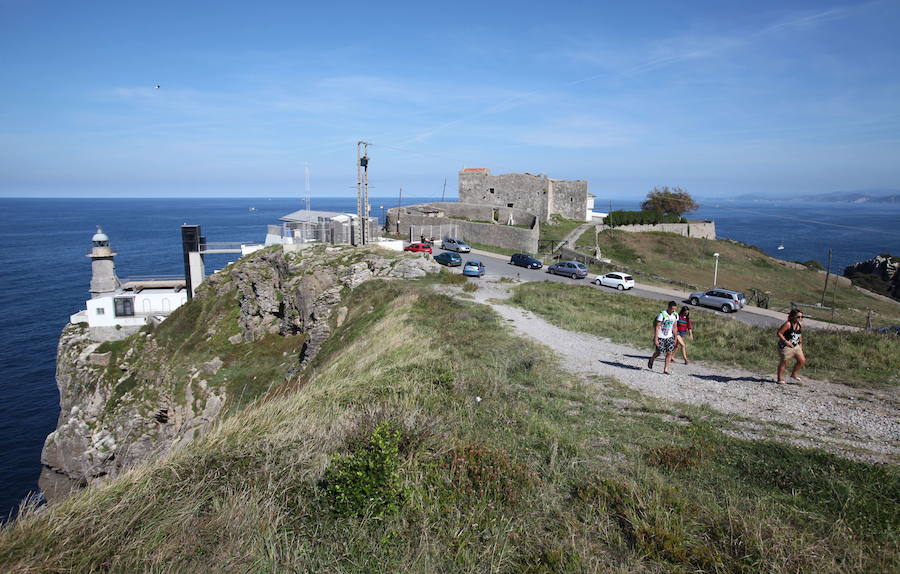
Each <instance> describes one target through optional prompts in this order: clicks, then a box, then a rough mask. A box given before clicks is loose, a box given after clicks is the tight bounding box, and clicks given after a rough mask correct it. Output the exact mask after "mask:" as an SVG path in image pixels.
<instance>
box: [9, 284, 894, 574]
mask: <svg viewBox="0 0 900 574" xmlns="http://www.w3.org/2000/svg"><path fill="white" fill-rule="evenodd" d="M582 291H590V290H582ZM620 299H625V298H620ZM348 305H349V310H348V314H347V319H346V321H345V322H344V324H343V325H342V326H341V327H340V328H338V329H336V330H335V332H334V333H333V335H332V337H331V338H330V339H329V341H328V342H327V343H326V345H325V346H323V348H322V351H321V352H320V354H319V355H318V356H317V358H316V359H315V361H313V364H312V365H311V367H310V369H309V370H308V371H306V372H305V373H304V374H303V376H301V377H300V379H299V380H297V381H295V382H292V383H288V384H285V385H282V386H281V387H279V388H275V389H273V390H272V392H271V393H270V395H269V397H268V398H267V399H266V400H263V401H260V402H258V403H256V404H254V405H251V406H249V407H247V408H246V409H245V410H243V411H242V412H239V413H236V414H235V415H234V416H232V417H230V418H228V419H226V420H225V421H223V422H221V423H220V424H219V425H217V427H216V428H215V429H213V431H212V432H211V433H210V434H209V435H207V436H205V437H204V438H202V439H199V440H198V441H196V442H194V443H192V444H190V445H187V446H186V447H184V448H182V449H180V450H178V451H176V452H175V453H174V454H173V455H172V456H171V457H169V458H167V459H164V460H161V461H158V462H155V463H151V464H147V465H145V466H144V467H141V468H139V469H136V470H135V471H133V472H130V473H128V474H126V475H125V476H123V477H121V478H120V479H118V480H116V481H114V482H112V483H110V484H107V485H100V486H96V487H92V488H90V489H88V490H87V491H85V492H83V493H81V494H79V495H76V496H74V497H72V498H70V499H69V500H67V501H65V502H63V503H62V504H60V505H58V506H55V507H53V508H50V509H48V511H47V512H43V513H29V512H26V513H25V515H24V517H23V518H21V519H20V520H19V521H18V522H17V523H16V524H15V525H13V526H12V527H8V528H6V529H5V530H4V531H3V532H2V534H0V568H2V570H4V571H15V572H45V571H67V572H86V571H117V572H119V571H121V572H126V571H191V570H194V571H253V572H291V571H298V572H305V571H309V572H315V571H329V572H333V571H338V572H510V573H513V572H515V573H518V572H594V571H614V572H634V571H643V572H662V571H666V572H670V571H675V572H696V571H707V572H711V571H721V572H726V571H735V572H766V573H768V572H798V571H804V572H848V571H858V572H864V571H872V572H875V571H890V570H895V569H896V568H897V566H898V556H900V553H898V532H897V529H896V525H897V523H898V519H900V516H898V512H900V504H898V502H900V500H898V491H900V488H898V473H897V469H896V467H894V466H875V465H867V464H862V463H853V462H848V461H845V460H842V459H839V458H836V457H834V456H831V455H827V454H823V453H821V452H817V451H810V450H803V449H798V448H794V447H789V446H783V445H778V444H773V443H769V442H748V441H744V440H740V439H735V438H731V437H729V436H727V435H726V434H724V433H723V432H722V429H727V428H728V425H729V424H730V421H729V419H728V418H727V417H724V416H721V415H718V414H716V413H714V412H711V411H709V410H708V409H701V408H695V407H687V406H678V405H673V404H669V403H661V402H658V401H655V400H652V399H648V398H646V397H642V396H641V395H640V394H638V393H636V392H634V391H631V390H628V389H625V388H623V387H621V386H620V385H618V384H617V383H616V382H615V381H613V380H610V379H598V380H594V381H592V382H585V381H582V380H579V379H577V378H575V377H573V376H572V375H569V374H566V373H565V372H564V371H562V370H560V369H559V368H558V365H557V364H556V361H555V359H554V358H553V357H552V356H551V355H550V354H549V353H548V352H547V351H546V350H545V349H542V348H540V347H538V346H536V345H535V344H533V343H531V342H529V341H527V340H524V339H519V338H517V337H514V336H512V334H511V333H510V331H509V329H508V328H507V327H506V326H505V324H504V322H503V321H501V320H500V319H499V318H498V317H497V316H496V315H495V314H494V313H493V312H491V311H490V310H489V309H487V308H485V307H483V306H480V305H476V304H473V303H467V302H461V301H458V300H453V299H450V298H448V297H444V296H441V295H436V294H435V293H434V291H433V290H432V289H431V287H430V285H429V284H409V283H400V282H396V281H372V282H367V283H365V284H363V285H361V286H360V287H359V288H357V289H356V290H354V292H353V293H352V295H351V296H350V299H349V301H348ZM644 322H645V323H646V322H647V321H646V320H645V321H644ZM645 327H646V325H645ZM645 331H649V328H646V329H645ZM479 399H480V400H479ZM338 486H340V488H338Z"/></svg>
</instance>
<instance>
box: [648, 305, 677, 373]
mask: <svg viewBox="0 0 900 574" xmlns="http://www.w3.org/2000/svg"><path fill="white" fill-rule="evenodd" d="M677 307H678V303H676V302H675V301H669V304H668V305H667V306H666V309H665V311H660V312H659V315H657V316H656V320H655V321H654V322H653V345H654V346H655V347H656V350H655V351H653V355H651V356H650V360H649V361H647V368H648V369H653V361H655V360H656V358H657V357H659V356H660V355H661V354H663V353H665V355H666V364H665V366H664V367H663V373H665V374H666V375H670V374H671V373H670V372H669V365H670V364H671V363H672V359H673V358H675V323H676V322H678V314H677V313H675V309H676V308H677Z"/></svg>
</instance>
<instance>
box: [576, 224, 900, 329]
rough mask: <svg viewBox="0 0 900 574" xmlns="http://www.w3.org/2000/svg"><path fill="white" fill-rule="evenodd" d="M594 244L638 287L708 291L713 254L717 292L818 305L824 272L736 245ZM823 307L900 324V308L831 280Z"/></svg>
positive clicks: (610, 234)
mask: <svg viewBox="0 0 900 574" xmlns="http://www.w3.org/2000/svg"><path fill="white" fill-rule="evenodd" d="M597 242H598V243H599V245H600V249H601V251H602V254H603V257H608V258H610V259H612V260H613V262H614V263H615V264H616V265H618V266H623V267H625V268H627V269H629V270H631V271H632V272H633V273H636V274H638V277H637V278H636V279H637V280H638V281H639V282H640V281H644V282H653V281H654V277H655V278H664V279H666V280H669V281H674V282H675V283H676V284H679V285H681V286H683V287H684V288H685V289H687V290H700V289H706V288H708V287H709V286H711V285H712V282H713V275H714V267H715V258H714V257H713V253H719V254H720V257H719V272H718V281H717V282H718V284H719V285H720V286H721V287H726V288H729V289H737V290H740V291H743V292H744V293H746V294H747V295H748V296H749V294H750V290H751V289H753V288H755V289H757V290H759V291H768V292H769V293H770V301H769V308H771V309H785V310H786V309H789V308H790V302H791V301H795V302H798V303H806V304H813V305H814V304H816V303H819V302H821V300H822V291H823V288H824V286H825V275H824V274H823V273H819V272H817V271H816V270H811V269H805V268H801V269H797V268H795V266H790V265H786V264H784V262H781V261H779V260H777V259H774V258H772V257H769V256H768V255H766V254H765V253H763V252H762V251H761V250H759V249H757V248H755V247H752V246H748V245H744V244H741V243H737V242H734V241H727V240H717V241H711V240H707V239H694V238H689V237H682V236H680V235H676V234H674V233H655V232H650V233H628V232H625V231H618V230H614V229H613V230H609V229H608V230H604V231H602V232H600V233H599V235H598V237H597ZM578 245H579V247H580V248H583V249H585V251H586V252H587V249H588V247H591V248H592V247H593V245H594V238H593V236H592V234H591V231H590V230H588V232H586V233H585V234H584V235H582V237H581V238H580V239H579V242H578ZM591 253H592V249H591ZM825 305H826V306H828V307H832V306H834V307H837V308H838V311H837V312H836V313H835V314H834V318H833V320H834V321H835V322H838V323H845V324H848V325H857V326H860V327H862V326H865V322H866V312H865V310H866V308H870V309H872V310H873V311H874V313H873V315H872V323H873V325H874V326H876V327H877V326H883V325H896V324H900V303H897V302H890V301H883V300H880V299H875V298H873V297H870V296H868V295H866V294H864V293H862V292H860V291H858V290H856V289H853V288H852V287H851V286H849V285H846V284H844V285H837V283H836V282H835V281H833V280H832V282H831V283H830V285H829V287H828V292H827V294H826V296H825ZM807 314H808V315H809V316H810V317H814V318H816V319H820V320H823V321H831V320H832V314H831V312H830V311H826V310H824V309H823V310H820V311H816V310H814V309H810V310H808V311H807Z"/></svg>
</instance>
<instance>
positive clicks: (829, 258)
mask: <svg viewBox="0 0 900 574" xmlns="http://www.w3.org/2000/svg"><path fill="white" fill-rule="evenodd" d="M830 275H831V248H830V247H829V248H828V270H827V271H825V288H824V289H822V302H821V303H820V305H821V306H823V307H824V306H825V294H826V293H828V277H829V276H830Z"/></svg>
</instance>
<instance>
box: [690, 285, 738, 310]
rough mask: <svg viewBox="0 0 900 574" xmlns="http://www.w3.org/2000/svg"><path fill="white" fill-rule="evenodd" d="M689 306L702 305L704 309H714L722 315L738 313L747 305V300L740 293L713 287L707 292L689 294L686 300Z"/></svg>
mask: <svg viewBox="0 0 900 574" xmlns="http://www.w3.org/2000/svg"><path fill="white" fill-rule="evenodd" d="M688 301H690V303H691V305H695V306H696V305H703V306H704V307H715V308H716V309H720V310H721V311H722V312H723V313H733V312H734V311H740V310H741V309H743V308H744V306H745V305H747V299H746V297H744V294H743V293H741V292H740V291H732V290H731V289H722V288H720V287H713V288H712V289H709V290H707V291H697V292H696V293H691V296H690V298H689V299H688Z"/></svg>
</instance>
